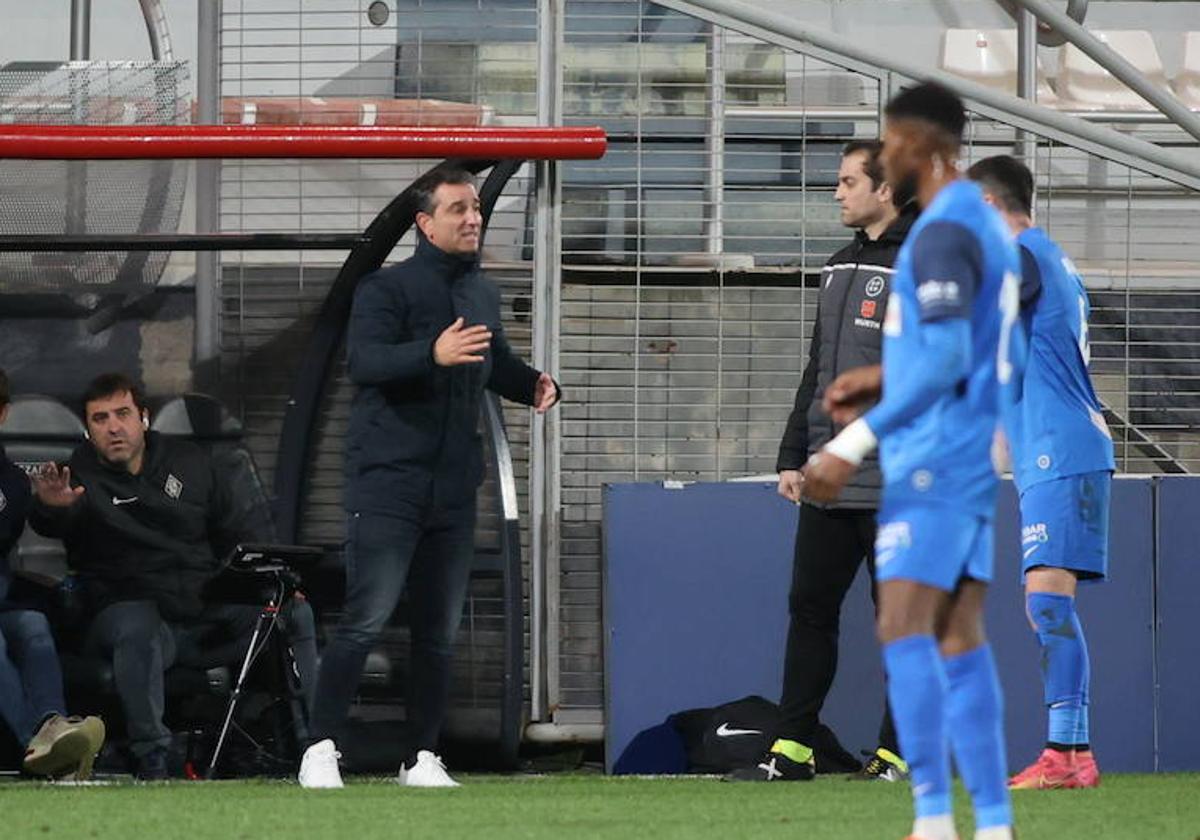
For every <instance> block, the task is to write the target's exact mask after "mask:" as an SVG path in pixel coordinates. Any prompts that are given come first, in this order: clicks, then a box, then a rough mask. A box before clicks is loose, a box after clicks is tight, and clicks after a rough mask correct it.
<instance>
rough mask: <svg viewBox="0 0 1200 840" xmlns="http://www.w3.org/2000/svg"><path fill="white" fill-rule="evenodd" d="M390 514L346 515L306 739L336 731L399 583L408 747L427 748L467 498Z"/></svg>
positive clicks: (466, 531) (460, 580)
mask: <svg viewBox="0 0 1200 840" xmlns="http://www.w3.org/2000/svg"><path fill="white" fill-rule="evenodd" d="M396 513H397V515H395V516H389V515H382V514H377V513H352V514H350V516H349V521H348V523H347V532H348V533H347V547H346V605H345V612H344V614H343V616H342V620H341V623H340V624H339V626H338V629H337V632H336V634H335V635H334V638H333V640H332V641H331V642H330V643H329V645H328V646H327V647H326V649H325V653H324V656H323V657H322V659H321V671H320V675H319V676H318V677H317V689H316V698H315V700H314V703H313V714H312V720H311V722H310V724H311V725H310V727H309V731H310V733H311V738H312V740H313V741H314V742H315V741H319V740H322V739H324V738H333V739H336V738H337V737H338V736H339V735H340V734H341V731H342V727H343V726H344V725H345V723H346V717H347V715H348V714H349V710H350V704H351V702H353V700H354V696H355V694H357V692H358V684H359V681H360V679H361V677H362V670H363V664H364V663H365V662H366V658H367V654H368V653H369V652H370V651H371V649H372V647H374V645H375V643H376V641H377V640H378V638H379V634H380V632H381V631H382V630H383V628H384V626H385V625H386V624H387V621H388V618H389V617H390V616H391V614H392V612H393V611H394V610H395V608H396V603H397V602H398V601H399V600H400V596H401V594H402V593H403V592H404V589H405V584H406V583H407V586H408V604H409V616H410V631H411V635H412V665H411V668H410V670H409V685H408V686H407V689H408V691H407V694H408V706H407V708H408V721H409V733H410V744H409V747H410V749H411V751H412V753H413V754H415V753H416V752H417V751H418V750H433V749H435V748H436V747H437V741H438V734H439V733H440V731H441V728H442V720H443V718H444V717H445V712H446V702H447V697H448V694H449V690H450V655H451V650H452V647H453V644H454V637H455V634H456V633H457V632H458V625H459V622H460V620H461V618H462V612H463V603H464V601H465V600H466V594H467V584H468V581H469V579H470V575H471V565H472V562H473V558H474V556H475V503H474V501H473V500H472V501H471V502H470V504H468V505H465V506H463V507H458V508H452V509H446V508H439V507H436V506H432V505H419V504H414V503H402V502H397V511H396Z"/></svg>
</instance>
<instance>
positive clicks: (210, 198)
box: [143, 0, 221, 390]
mask: <svg viewBox="0 0 1200 840" xmlns="http://www.w3.org/2000/svg"><path fill="white" fill-rule="evenodd" d="M145 10H146V6H145V5H143V11H145ZM197 10H198V11H197V20H196V23H197V26H196V30H197V32H196V109H197V111H196V118H197V121H198V122H200V123H201V124H203V125H210V126H213V125H217V124H219V123H220V122H221V0H201V2H200V3H198V4H197ZM149 20H150V19H149V17H147V22H149ZM168 48H169V47H168ZM195 172H196V233H198V234H201V235H204V236H207V235H211V234H215V233H218V232H219V231H220V228H221V219H220V213H221V209H220V191H221V161H219V160H197V161H196V169H195ZM220 267H221V257H220V255H219V254H217V253H215V252H212V251H199V252H197V253H196V311H195V326H194V330H195V333H194V338H193V354H192V355H193V359H192V362H193V369H194V370H195V371H196V372H197V377H198V379H200V380H203V381H198V382H197V383H196V384H197V386H199V387H204V388H207V389H210V390H211V386H212V385H214V384H215V380H216V376H217V371H216V370H214V369H213V367H214V365H215V363H216V361H217V360H218V359H219V358H220V355H221V332H220V328H221V301H220V294H221V290H220V277H219V273H220Z"/></svg>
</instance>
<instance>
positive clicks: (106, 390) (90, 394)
mask: <svg viewBox="0 0 1200 840" xmlns="http://www.w3.org/2000/svg"><path fill="white" fill-rule="evenodd" d="M115 394H129V396H130V397H132V398H133V404H134V405H135V406H137V410H138V411H145V410H146V400H145V397H144V396H143V395H142V389H141V388H140V387H139V386H138V384H137V383H136V382H134V381H133V380H132V379H130V378H129V377H128V376H126V375H125V374H123V373H102V374H100V375H99V376H97V377H96V378H95V379H93V380H92V381H91V382H90V383H89V384H88V386H87V390H85V391H84V392H83V401H82V404H81V405H80V408H81V409H82V411H83V417H84V419H85V420H86V419H87V404H88V403H90V402H92V401H93V400H102V399H104V398H105V397H111V396H113V395H115Z"/></svg>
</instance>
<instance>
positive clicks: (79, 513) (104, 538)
mask: <svg viewBox="0 0 1200 840" xmlns="http://www.w3.org/2000/svg"><path fill="white" fill-rule="evenodd" d="M69 466H70V468H71V484H72V485H73V486H76V487H80V486H82V487H83V488H84V492H83V495H82V496H80V497H79V499H78V500H76V502H75V503H74V504H73V505H71V506H70V507H67V508H59V507H50V506H48V505H43V504H42V503H41V502H40V501H38V500H37V499H36V497H35V499H34V503H33V507H32V509H31V511H30V516H29V524H30V525H31V526H33V529H34V530H35V531H37V532H38V533H39V534H42V535H43V536H47V537H57V538H59V539H61V540H63V542H64V544H65V545H66V547H67V559H68V563H69V564H70V566H71V569H72V571H75V572H77V573H78V574H79V575H80V576H81V578H82V579H83V580H84V581H85V591H86V593H87V597H88V602H89V604H90V606H91V607H92V608H93V609H94V610H96V611H99V610H101V609H103V608H104V607H105V606H107V605H108V604H111V603H115V602H117V601H131V600H152V601H155V602H157V603H158V606H159V609H160V610H161V611H162V614H163V617H164V618H167V619H186V618H192V617H195V616H197V615H199V614H200V612H201V609H202V606H203V601H202V598H201V592H202V590H203V587H204V584H205V583H206V582H207V581H208V580H209V579H210V578H212V577H214V576H215V575H216V573H217V571H218V570H219V566H220V561H219V559H218V558H219V557H220V556H223V554H224V553H225V552H226V551H227V550H228V549H229V548H231V547H232V546H233V545H234V544H236V542H238V541H240V540H258V541H261V540H264V539H270V538H271V536H272V529H271V526H270V511H269V509H267V508H266V506H265V505H262V504H258V503H256V500H255V499H254V498H253V496H252V495H250V494H249V493H248V492H247V491H249V490H250V489H251V488H249V487H246V486H238V482H239V481H240V480H241V479H240V478H239V477H238V476H236V475H234V474H232V470H231V469H230V468H229V466H228V465H227V464H224V462H222V461H220V460H218V459H215V458H214V457H212V456H211V455H210V454H209V453H208V452H206V451H205V450H203V449H201V448H200V447H198V446H196V445H195V444H193V443H190V442H188V441H184V440H178V439H176V438H171V437H164V436H163V435H160V434H158V433H157V432H147V433H146V454H145V456H144V460H143V462H142V471H141V472H140V473H139V474H137V475H131V474H130V473H129V472H128V471H127V470H124V469H121V468H118V467H112V466H109V465H108V464H106V463H105V462H103V461H101V460H100V458H99V456H98V455H97V454H96V450H95V449H94V448H93V447H92V445H91V444H90V443H84V444H81V445H80V446H79V447H78V448H76V450H75V451H74V452H73V453H72V455H71V460H70V462H69Z"/></svg>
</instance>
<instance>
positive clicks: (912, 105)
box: [884, 82, 967, 151]
mask: <svg viewBox="0 0 1200 840" xmlns="http://www.w3.org/2000/svg"><path fill="white" fill-rule="evenodd" d="M884 114H885V116H887V119H888V121H889V122H900V121H902V120H903V121H915V122H921V123H925V124H926V127H927V128H929V129H930V130H932V131H934V132H935V133H939V134H941V136H940V137H938V138H937V139H938V140H939V141H941V144H942V145H945V146H946V147H948V150H950V151H957V150H958V147H959V146H961V145H962V136H963V129H964V128H965V127H966V125H967V113H966V108H964V107H963V102H962V100H961V99H959V98H958V94H956V93H955V92H954V91H952V90H950V89H949V88H948V87H945V86H944V85H939V84H938V83H937V82H924V83H923V84H919V85H915V86H914V87H909V88H905V89H904V90H902V91H900V93H898V94H897V95H896V96H895V97H894V98H893V99H892V101H891V102H889V103H888V104H887V108H886V109H885V110H884Z"/></svg>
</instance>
